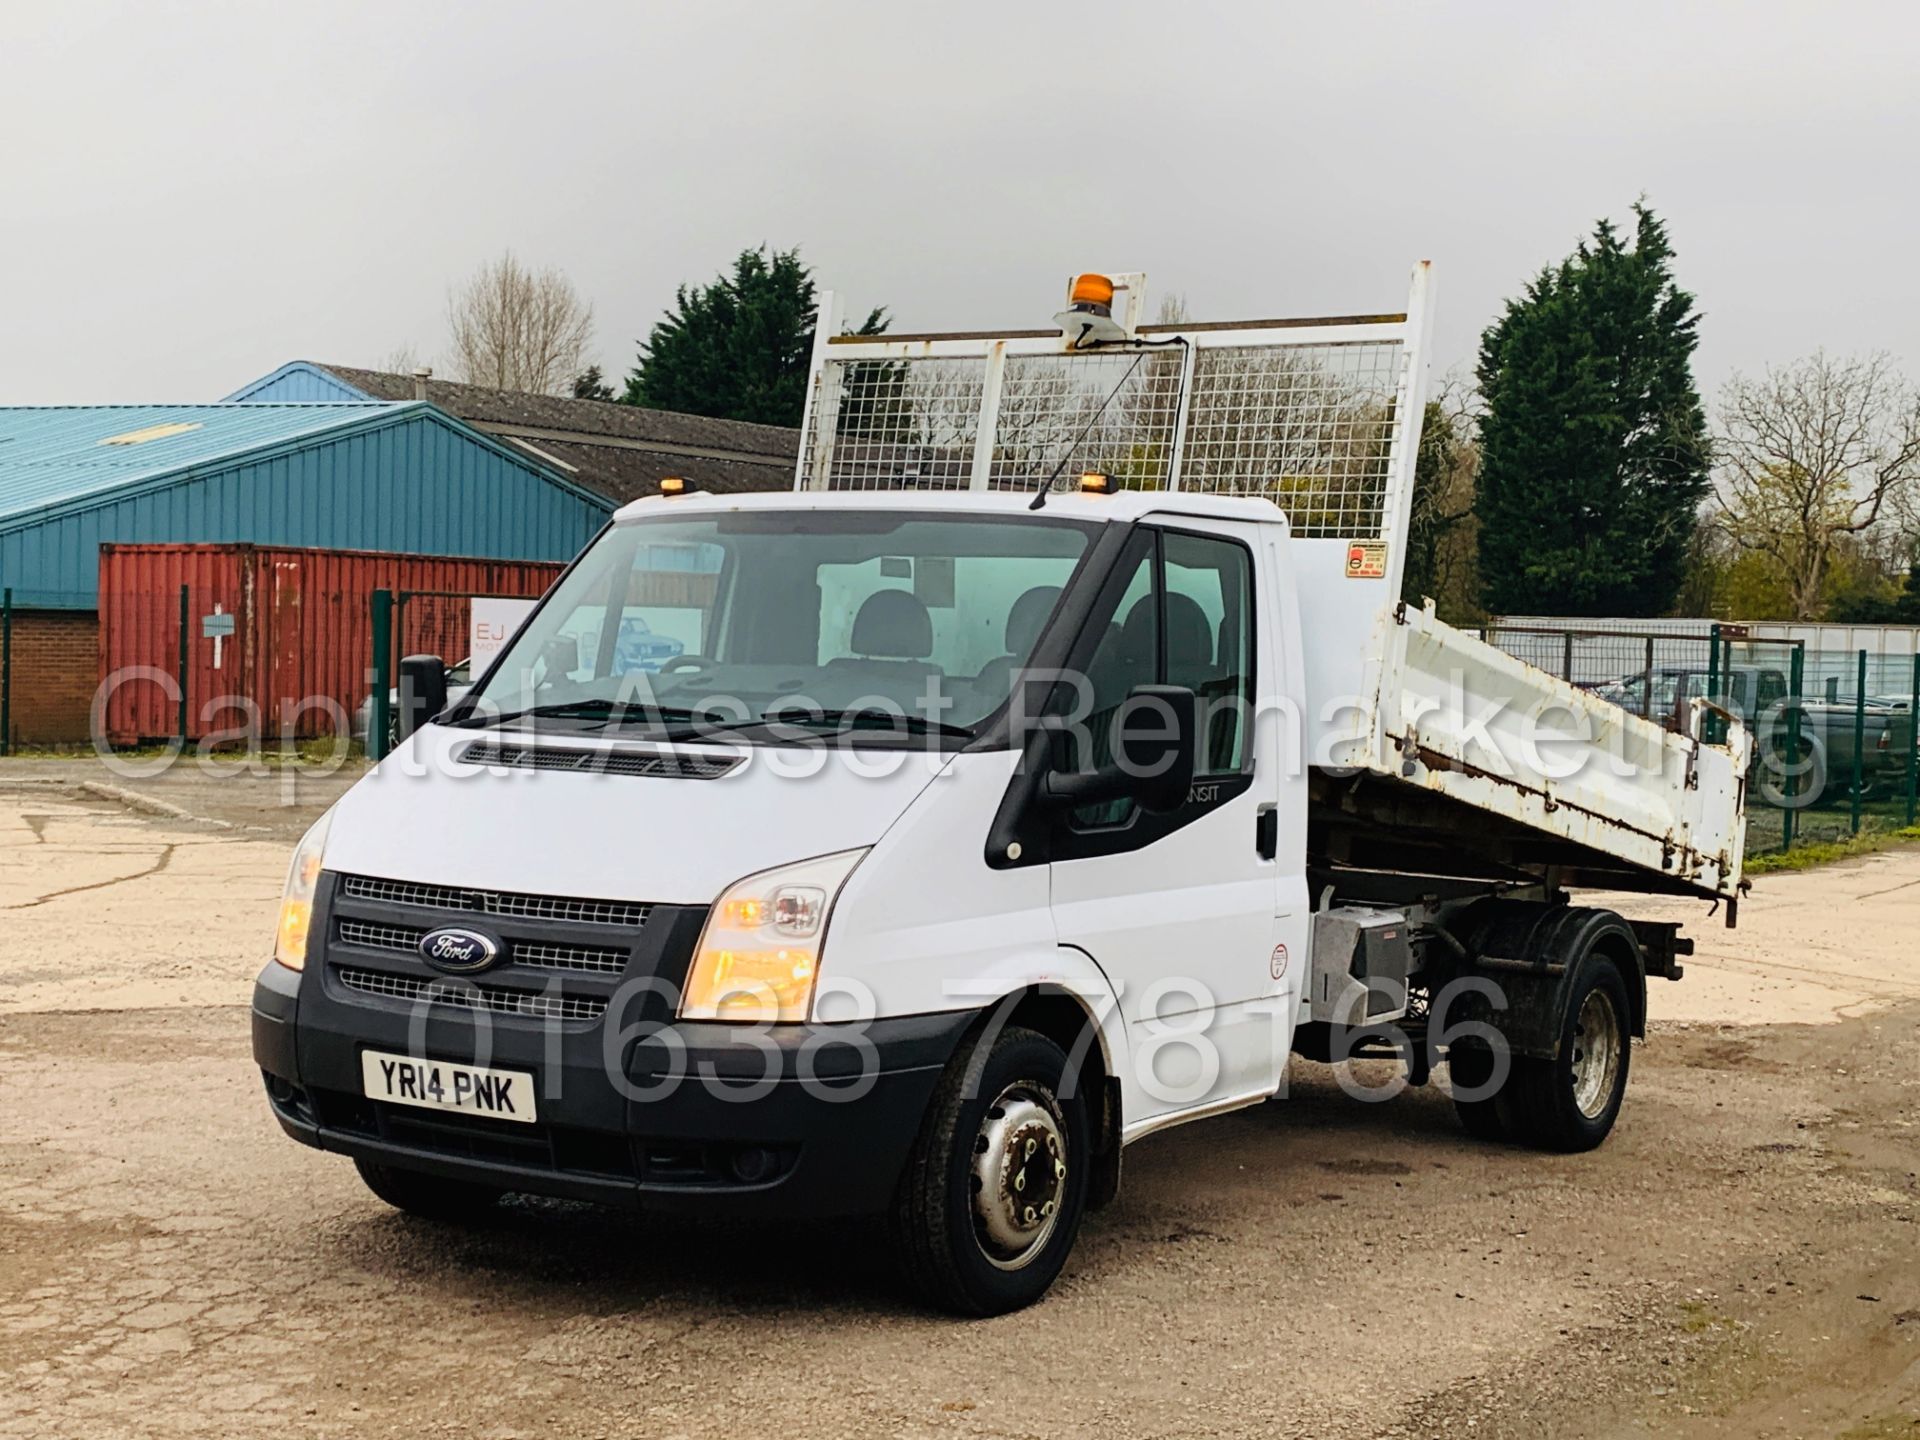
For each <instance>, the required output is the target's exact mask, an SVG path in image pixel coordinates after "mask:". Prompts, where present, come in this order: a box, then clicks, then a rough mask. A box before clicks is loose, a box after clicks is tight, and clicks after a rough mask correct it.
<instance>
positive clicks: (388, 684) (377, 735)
mask: <svg viewBox="0 0 1920 1440" xmlns="http://www.w3.org/2000/svg"><path fill="white" fill-rule="evenodd" d="M392 688H393V592H392V591H391V590H376V591H374V592H373V704H372V706H371V707H370V708H369V709H368V712H367V754H369V755H371V756H372V757H373V758H374V759H375V760H384V759H386V758H387V733H388V727H389V726H390V725H392V723H393V705H392V701H391V700H390V699H389V698H388V694H387V692H388V691H389V690H391V689H392Z"/></svg>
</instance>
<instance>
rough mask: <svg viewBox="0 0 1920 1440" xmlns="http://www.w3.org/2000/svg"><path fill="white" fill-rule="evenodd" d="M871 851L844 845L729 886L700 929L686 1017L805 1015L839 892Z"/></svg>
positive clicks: (795, 1017)
mask: <svg viewBox="0 0 1920 1440" xmlns="http://www.w3.org/2000/svg"><path fill="white" fill-rule="evenodd" d="M866 853H867V852H866V851H865V850H842V851H841V852H840V853H839V854H837V855H822V856H821V857H819V858H818V859H817V860H803V861H801V862H800V863H799V864H798V865H782V866H781V867H780V868H779V869H777V870H762V871H761V872H760V873H759V874H758V875H749V876H747V878H746V879H744V880H741V881H738V882H737V883H735V884H733V885H730V886H728V887H727V889H726V891H725V893H723V894H722V895H721V896H720V899H719V900H718V901H717V902H716V903H715V905H714V907H713V911H712V913H711V914H709V915H708V916H707V924H706V928H705V929H703V930H702V931H701V932H700V943H699V945H698V946H697V947H696V948H695V950H694V958H693V970H692V973H691V974H689V975H688V976H687V993H686V994H685V995H684V996H682V997H681V1000H680V1016H681V1018H682V1019H684V1020H743V1021H768V1020H773V1021H800V1020H805V1019H806V1018H807V1012H808V1010H809V1009H810V1008H811V1007H812V1005H813V985H814V981H815V979H816V978H817V977H818V976H819V973H820V950H821V946H822V943H823V942H824V941H825V939H826V931H827V917H828V915H829V914H830V913H831V912H832V910H833V902H834V897H835V896H837V895H838V894H839V893H840V887H841V886H842V885H844V884H846V883H847V877H848V876H849V875H851V874H852V873H853V867H854V866H856V865H858V864H859V863H860V860H861V857H862V856H864V855H865V854H866Z"/></svg>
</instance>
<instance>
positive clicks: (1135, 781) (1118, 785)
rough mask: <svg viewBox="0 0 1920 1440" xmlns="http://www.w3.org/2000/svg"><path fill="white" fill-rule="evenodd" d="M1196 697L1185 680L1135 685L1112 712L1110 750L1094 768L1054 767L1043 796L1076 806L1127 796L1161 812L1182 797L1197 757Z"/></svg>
mask: <svg viewBox="0 0 1920 1440" xmlns="http://www.w3.org/2000/svg"><path fill="white" fill-rule="evenodd" d="M1199 709H1200V707H1199V702H1198V701H1197V700H1196V698H1195V696H1194V693H1193V691H1191V690H1189V689H1187V688H1186V687H1185V686H1184V685H1137V686H1135V687H1134V689H1133V690H1132V692H1131V693H1130V694H1129V695H1128V696H1127V698H1126V699H1125V700H1123V701H1122V702H1121V703H1120V706H1119V708H1118V709H1117V710H1116V711H1115V712H1114V716H1113V722H1112V730H1111V731H1110V732H1109V733H1110V737H1111V740H1112V747H1113V754H1112V757H1111V758H1110V759H1109V760H1107V762H1106V763H1105V764H1103V765H1101V766H1100V767H1099V768H1098V769H1096V770H1091V771H1086V770H1081V771H1070V770H1059V769H1056V770H1053V771H1051V772H1049V773H1048V775H1047V778H1046V793H1047V797H1048V798H1049V799H1051V800H1053V801H1056V802H1057V803H1059V804H1061V805H1065V806H1069V807H1074V808H1077V807H1079V806H1081V805H1097V804H1099V803H1101V802H1102V801H1106V800H1114V799H1119V798H1121V797H1122V796H1127V797H1131V798H1132V799H1134V800H1136V801H1138V802H1139V804H1140V806H1141V808H1142V809H1144V810H1148V811H1151V812H1152V813H1154V814H1156V815H1165V814H1168V813H1170V812H1172V811H1175V810H1178V809H1179V808H1180V807H1181V806H1182V805H1184V804H1186V803H1187V792H1188V791H1189V790H1190V789H1191V788H1192V787H1193V772H1194V769H1195V767H1196V766H1197V765H1198V763H1199V750H1200V715H1199Z"/></svg>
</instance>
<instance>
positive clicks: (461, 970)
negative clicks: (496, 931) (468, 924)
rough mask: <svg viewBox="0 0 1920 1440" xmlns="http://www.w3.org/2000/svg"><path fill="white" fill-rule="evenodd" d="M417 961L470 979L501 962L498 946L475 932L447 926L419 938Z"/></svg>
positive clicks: (492, 939)
mask: <svg viewBox="0 0 1920 1440" xmlns="http://www.w3.org/2000/svg"><path fill="white" fill-rule="evenodd" d="M420 958H421V959H422V960H425V961H426V962H427V963H428V964H429V965H431V966H433V968H434V969H436V970H444V971H446V972H447V973H448V974H449V975H471V974H473V973H474V971H476V970H484V969H486V968H487V967H488V966H489V965H491V964H493V962H494V961H496V960H498V959H499V958H500V942H499V941H497V940H495V939H494V938H493V937H492V936H491V935H482V934H481V933H480V932H479V931H478V930H462V929H459V928H458V927H453V926H449V927H447V928H444V929H440V930H429V931H428V932H427V933H426V934H424V935H422V936H421V937H420Z"/></svg>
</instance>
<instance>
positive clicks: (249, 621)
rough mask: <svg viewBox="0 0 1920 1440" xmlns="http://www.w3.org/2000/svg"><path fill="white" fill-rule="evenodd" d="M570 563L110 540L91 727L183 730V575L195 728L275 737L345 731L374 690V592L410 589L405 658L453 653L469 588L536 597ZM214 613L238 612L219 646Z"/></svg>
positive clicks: (138, 736) (152, 734) (144, 736)
mask: <svg viewBox="0 0 1920 1440" xmlns="http://www.w3.org/2000/svg"><path fill="white" fill-rule="evenodd" d="M564 568H565V567H564V566H562V565H558V564H554V563H551V562H548V561H538V560H480V559H467V558H449V557H446V556H438V555H389V554H381V553H378V552H374V551H366V550H300V549H291V548H284V547H275V546H261V545H102V546H101V547H100V678H101V681H102V690H101V692H100V696H99V697H98V698H96V700H95V706H94V708H95V712H96V720H95V725H96V731H102V730H103V731H104V734H105V735H106V737H107V738H108V739H109V740H110V741H111V742H112V743H114V744H116V745H126V744H133V743H135V742H138V741H140V740H150V739H163V738H165V737H167V736H171V735H176V734H178V733H179V724H180V710H179V686H178V684H177V682H176V680H175V678H174V677H175V676H176V675H177V674H178V670H179V663H180V587H181V586H182V585H184V586H186V587H187V645H188V653H187V734H188V737H189V738H191V739H195V740H198V739H201V738H203V737H205V736H208V735H215V736H223V735H224V736H227V737H228V738H231V739H233V740H235V741H236V742H237V741H240V740H242V739H244V738H245V736H246V734H247V732H248V730H249V729H250V728H253V729H257V730H258V733H259V734H260V737H261V739H262V740H263V741H265V742H271V741H274V740H277V739H278V738H279V737H280V736H281V734H282V733H283V729H284V728H285V727H288V726H290V727H291V733H292V734H293V735H294V736H295V737H298V738H311V737H315V736H321V735H329V734H344V733H346V722H347V718H348V717H351V716H352V714H353V712H354V710H355V708H356V707H357V706H358V705H359V704H360V702H361V701H362V700H364V699H365V698H366V697H367V695H368V694H369V692H370V691H371V689H372V684H373V613H372V612H373V592H374V591H375V590H381V589H384V590H390V591H392V592H394V594H395V596H396V599H397V598H398V597H399V596H400V595H401V594H402V593H409V594H412V595H413V596H414V597H415V598H413V599H410V600H409V601H407V603H406V604H405V605H403V606H399V607H397V608H396V612H395V615H396V624H395V635H394V647H393V662H394V664H395V666H396V667H397V666H398V664H399V661H400V657H401V656H402V655H413V654H437V655H439V656H440V657H441V658H442V659H444V660H445V661H446V662H447V663H448V664H449V665H451V664H453V663H454V662H455V661H457V660H460V659H462V658H463V657H464V656H465V655H466V653H467V624H468V610H469V608H470V607H469V606H468V603H467V599H468V597H471V596H477V595H515V596H528V597H535V596H538V595H540V594H541V593H543V592H544V591H545V590H546V588H547V586H549V585H551V584H552V583H553V581H554V580H555V579H556V578H557V577H558V576H559V574H560V572H561V571H562V570H563V569H564ZM215 614H223V615H231V616H233V617H234V619H233V622H232V629H233V633H232V634H231V635H227V636H224V637H222V638H220V639H219V640H218V643H217V644H216V641H215V639H214V638H213V637H209V636H207V635H206V634H205V630H206V628H207V622H206V617H208V616H210V615H215ZM213 628H215V629H216V630H217V629H224V628H225V623H224V622H215V624H214V627H213ZM107 682H112V683H111V684H109V683H107ZM103 710H104V714H102V713H101V712H102V711H103Z"/></svg>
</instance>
